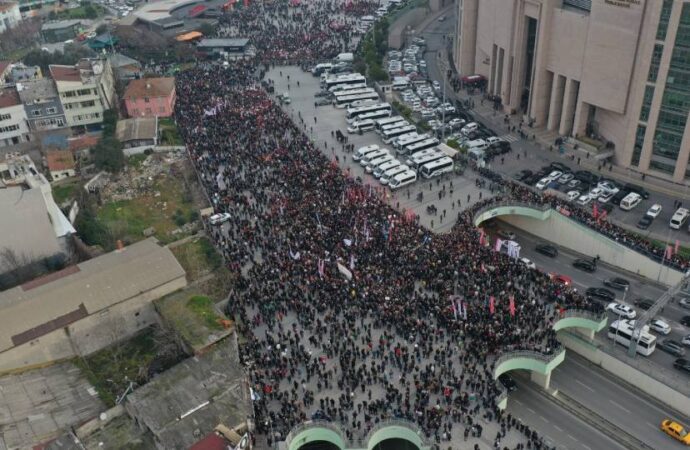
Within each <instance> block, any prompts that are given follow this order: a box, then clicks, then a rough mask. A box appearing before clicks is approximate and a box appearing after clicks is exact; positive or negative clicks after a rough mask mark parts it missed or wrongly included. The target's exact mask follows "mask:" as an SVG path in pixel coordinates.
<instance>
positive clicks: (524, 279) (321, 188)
mask: <svg viewBox="0 0 690 450" xmlns="http://www.w3.org/2000/svg"><path fill="white" fill-rule="evenodd" d="M281 5H282V6H281ZM352 5H353V4H352V3H351V4H350V6H349V8H350V10H348V11H351V10H352V9H354V10H356V11H357V12H359V13H360V14H364V13H367V12H370V11H371V9H372V8H374V7H375V6H374V5H373V4H370V3H362V5H364V6H362V7H361V8H359V9H358V8H356V7H353V6H352ZM355 5H357V4H355ZM286 8H287V7H286V6H285V4H284V3H278V2H275V3H261V4H258V3H257V4H250V6H249V7H248V8H244V9H238V10H237V11H236V12H234V13H233V14H230V15H228V17H227V18H226V19H224V20H225V21H226V22H225V25H226V27H227V28H226V30H227V34H228V35H231V36H235V35H237V36H240V35H241V36H245V37H249V38H250V39H251V41H252V43H253V44H254V45H255V46H256V48H257V56H256V58H254V59H251V60H242V61H236V62H233V63H232V64H230V65H229V66H228V65H226V66H220V65H199V66H197V67H194V68H191V69H188V70H185V71H182V72H181V73H180V74H179V75H178V76H177V78H176V85H177V86H176V87H177V96H178V99H177V105H176V109H175V120H176V122H177V124H178V127H179V129H180V133H181V135H182V137H183V139H184V141H185V143H186V146H187V151H188V153H189V156H190V158H191V160H192V162H193V163H194V166H195V168H196V170H197V171H198V174H199V177H200V179H201V181H202V184H203V187H204V188H205V190H206V193H207V194H208V197H209V199H210V201H211V202H212V203H213V204H214V207H215V210H216V211H217V212H228V213H230V215H231V219H230V220H229V221H228V222H226V223H225V224H223V225H222V226H216V227H212V226H209V227H208V233H209V235H210V238H211V239H212V240H213V242H214V243H215V245H216V247H217V249H218V251H219V252H220V253H221V254H222V256H223V258H224V260H225V261H226V264H227V266H228V267H229V268H230V269H231V272H232V274H233V276H234V277H236V280H235V283H234V287H233V289H232V292H231V293H230V296H229V298H230V303H229V305H228V312H229V313H230V314H231V315H232V316H233V317H234V319H235V320H236V322H237V324H238V330H239V331H240V332H241V334H243V336H244V338H245V339H244V343H243V344H242V357H243V361H244V362H245V363H246V364H247V365H248V367H249V368H250V378H251V384H252V398H253V400H254V409H255V413H256V418H255V422H256V425H257V433H258V434H259V435H260V436H262V438H265V439H266V441H267V442H268V443H269V444H271V443H272V442H274V441H275V440H282V439H284V438H285V437H286V436H287V434H288V433H289V432H290V430H292V429H293V428H294V427H295V426H296V425H298V424H300V423H302V422H304V421H305V420H309V419H323V420H328V421H334V422H338V423H340V424H341V425H342V428H343V432H344V433H345V435H346V437H347V438H348V439H349V440H351V441H357V440H360V439H362V438H363V437H364V436H366V434H367V432H368V431H369V430H371V429H372V428H373V427H375V426H376V425H377V424H379V423H383V422H384V421H386V420H392V419H405V420H407V421H410V422H414V423H416V424H417V425H418V426H419V427H420V428H421V429H422V430H423V432H424V434H425V435H426V436H428V437H429V439H430V441H431V442H433V445H434V446H435V447H434V448H438V449H441V448H443V449H445V448H453V447H452V445H451V446H450V447H448V445H449V444H448V443H449V442H451V441H453V440H462V439H464V440H467V439H468V438H470V437H472V438H477V439H479V438H481V436H482V433H483V428H484V427H485V426H486V424H487V423H492V424H493V425H492V426H493V427H495V429H497V430H498V431H497V433H496V435H495V436H491V437H489V440H490V441H492V442H493V447H494V448H506V449H507V448H509V447H507V446H506V445H502V441H505V440H506V439H507V438H506V436H508V435H511V433H512V436H519V437H520V438H519V439H513V440H512V442H517V443H516V444H512V446H511V448H548V446H547V444H546V443H545V442H544V440H543V439H542V437H541V436H539V435H538V433H537V432H535V431H534V430H531V429H530V428H529V427H528V426H526V425H524V424H522V423H521V422H520V421H519V420H517V419H516V418H515V417H512V416H511V415H510V414H506V413H504V412H502V411H501V410H499V408H498V403H499V401H500V400H501V399H502V396H503V395H504V388H503V387H502V386H501V384H499V383H497V382H496V380H495V379H494V368H495V367H496V361H497V358H499V357H500V355H501V354H504V353H506V352H512V351H531V352H537V353H539V354H540V355H542V357H547V358H548V357H549V355H555V354H557V353H558V352H560V351H561V350H562V349H561V346H560V344H559V342H558V341H557V340H556V335H555V332H554V331H553V324H554V323H555V322H556V321H557V320H559V318H560V317H561V316H562V315H563V314H565V312H566V311H567V310H579V311H582V312H584V313H585V314H587V313H591V314H595V315H598V314H602V313H603V308H602V306H601V305H599V304H598V303H592V302H590V301H589V300H588V299H586V298H585V297H583V296H582V295H581V294H580V293H578V292H577V291H576V290H574V289H572V288H571V287H570V286H564V285H562V284H558V283H555V282H554V281H552V279H551V278H550V276H549V275H548V274H545V273H543V272H541V271H537V270H532V269H530V268H529V267H527V266H526V265H525V264H523V263H521V262H520V261H518V260H516V259H514V258H511V257H509V256H508V255H506V254H505V253H504V252H502V251H500V249H498V250H497V246H496V245H495V244H494V241H493V237H492V236H489V235H488V234H487V233H485V232H484V231H483V230H480V229H478V228H477V227H475V226H474V224H473V214H474V212H475V211H476V209H477V208H480V207H483V206H486V205H487V204H490V203H491V202H495V201H499V200H505V199H513V200H519V201H527V202H532V203H542V204H544V203H550V204H551V205H552V206H553V207H560V206H564V205H562V204H561V203H560V201H559V200H557V199H555V198H552V197H543V196H539V195H537V194H535V193H533V192H531V191H529V190H527V189H524V188H522V187H520V186H519V185H517V184H511V183H508V184H506V186H507V187H506V189H505V190H504V193H503V194H501V195H500V196H497V197H493V198H489V199H486V200H484V201H482V202H480V203H478V204H475V205H474V206H473V207H472V208H471V209H466V210H464V211H462V212H459V213H458V217H457V223H456V224H455V226H454V227H453V229H452V231H451V232H450V233H447V234H443V235H436V234H434V233H432V232H431V231H430V230H428V229H426V228H424V227H423V226H421V225H420V224H419V221H418V220H417V218H416V217H415V216H414V215H413V214H409V213H406V212H403V211H397V210H396V209H394V208H392V207H391V206H389V205H388V204H387V203H386V201H385V199H384V198H382V197H381V196H380V195H379V194H378V191H377V190H376V189H372V187H371V186H368V185H364V184H362V183H361V182H360V181H358V180H356V179H354V178H353V177H352V176H351V175H350V173H349V171H347V170H343V169H341V168H340V167H339V166H338V164H337V163H335V162H334V161H332V160H330V159H329V158H328V157H327V156H326V155H325V154H324V153H323V152H322V151H321V150H320V149H319V148H317V145H316V144H315V143H313V142H312V141H311V140H310V139H309V137H308V136H307V134H306V133H305V130H306V128H307V127H308V125H307V124H306V122H305V121H304V118H302V117H301V116H300V119H299V120H293V119H292V118H291V117H290V116H289V115H287V114H286V113H285V112H284V111H283V110H282V109H281V107H280V106H279V105H278V104H277V103H276V102H275V101H274V100H273V98H272V97H271V95H270V94H269V93H267V92H266V90H265V89H264V88H263V87H262V85H261V78H262V77H263V74H264V69H265V67H267V65H270V64H273V63H275V61H276V60H277V59H284V58H286V57H287V58H288V59H300V58H308V59H313V58H316V57H318V56H319V55H327V56H328V55H330V54H332V53H333V52H336V53H337V52H338V51H342V50H345V49H347V48H348V47H347V42H348V37H347V36H348V33H349V32H348V31H347V29H343V30H340V31H338V32H335V31H333V29H332V27H329V23H330V22H331V20H330V19H331V18H332V15H333V14H342V15H343V16H344V17H345V14H346V13H347V12H348V11H344V10H343V9H342V8H341V7H340V6H338V4H337V3H336V2H313V3H311V2H310V4H309V6H305V7H303V8H301V9H300V10H299V11H293V10H290V11H289V12H288V10H287V9H286ZM346 17H350V16H346ZM348 20H349V19H348ZM317 37H318V38H317ZM483 175H488V176H495V175H491V174H490V173H486V172H484V173H483ZM572 214H573V215H574V216H575V217H576V218H577V220H580V221H581V222H583V223H587V224H588V225H589V226H593V227H596V228H597V229H599V230H600V231H602V232H604V233H606V234H608V235H609V236H614V237H616V238H618V239H619V240H621V239H622V240H625V239H628V235H626V234H625V232H623V231H620V230H619V229H617V228H616V227H615V225H612V224H610V223H609V222H607V221H601V220H592V219H591V218H590V217H589V216H588V215H587V214H588V213H586V212H579V211H578V210H573V211H572ZM444 443H445V445H444ZM475 448H480V447H479V444H478V443H476V444H475Z"/></svg>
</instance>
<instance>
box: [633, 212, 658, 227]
mask: <svg viewBox="0 0 690 450" xmlns="http://www.w3.org/2000/svg"><path fill="white" fill-rule="evenodd" d="M652 222H654V217H652V216H648V215H647V214H645V215H644V216H642V218H641V219H640V220H639V221H638V222H637V228H639V229H640V230H646V229H647V228H649V226H650V225H651V224H652Z"/></svg>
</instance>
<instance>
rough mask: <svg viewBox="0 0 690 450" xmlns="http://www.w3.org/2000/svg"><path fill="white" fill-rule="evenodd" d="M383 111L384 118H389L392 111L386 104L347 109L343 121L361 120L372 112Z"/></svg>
mask: <svg viewBox="0 0 690 450" xmlns="http://www.w3.org/2000/svg"><path fill="white" fill-rule="evenodd" d="M379 111H383V112H385V113H386V117H388V116H390V114H391V112H392V111H393V109H392V108H391V105H390V104H388V103H372V104H370V105H364V106H358V107H356V108H347V112H346V113H345V119H346V120H347V121H348V122H352V121H353V120H355V119H359V118H361V116H363V115H364V114H369V113H372V112H379Z"/></svg>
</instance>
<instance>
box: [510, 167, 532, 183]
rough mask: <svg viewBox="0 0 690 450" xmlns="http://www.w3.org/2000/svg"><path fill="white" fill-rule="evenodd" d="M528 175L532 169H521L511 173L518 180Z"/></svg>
mask: <svg viewBox="0 0 690 450" xmlns="http://www.w3.org/2000/svg"><path fill="white" fill-rule="evenodd" d="M530 175H532V171H531V170H527V169H525V170H521V171H519V172H518V173H516V174H515V175H513V178H514V179H516V180H518V181H523V180H524V179H525V178H527V177H529V176H530Z"/></svg>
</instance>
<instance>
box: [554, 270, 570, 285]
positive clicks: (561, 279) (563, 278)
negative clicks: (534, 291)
mask: <svg viewBox="0 0 690 450" xmlns="http://www.w3.org/2000/svg"><path fill="white" fill-rule="evenodd" d="M549 277H551V280H553V281H555V282H556V283H559V284H563V285H565V286H570V285H571V284H573V279H572V278H570V277H569V276H567V275H559V274H557V273H553V272H551V273H550V274H549Z"/></svg>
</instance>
